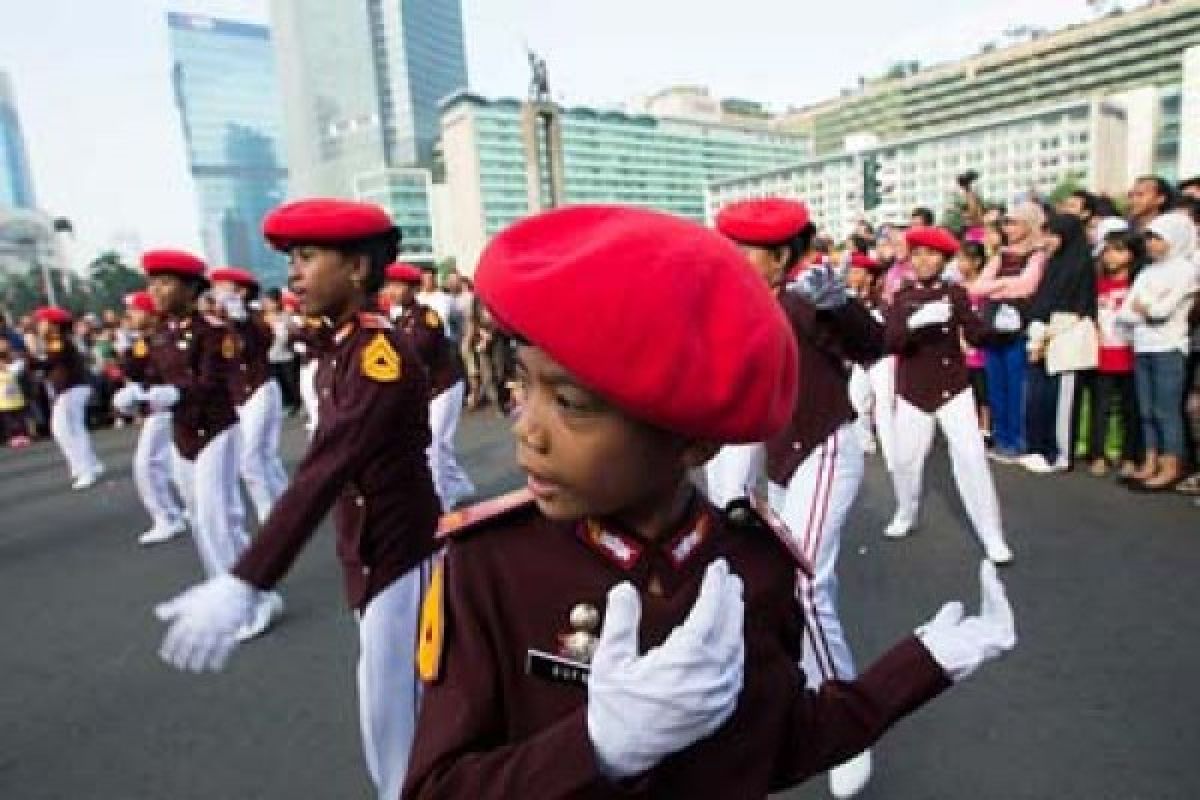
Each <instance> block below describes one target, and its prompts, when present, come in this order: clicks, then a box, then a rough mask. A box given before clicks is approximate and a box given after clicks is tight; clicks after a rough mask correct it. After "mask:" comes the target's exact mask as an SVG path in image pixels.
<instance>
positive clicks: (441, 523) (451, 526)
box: [437, 489, 534, 539]
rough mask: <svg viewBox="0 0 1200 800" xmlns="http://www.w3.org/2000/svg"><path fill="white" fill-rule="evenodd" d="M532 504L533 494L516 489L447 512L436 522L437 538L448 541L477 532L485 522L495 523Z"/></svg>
mask: <svg viewBox="0 0 1200 800" xmlns="http://www.w3.org/2000/svg"><path fill="white" fill-rule="evenodd" d="M533 503H534V500H533V492H531V491H529V490H528V489H517V490H515V491H512V492H509V493H508V494H502V495H500V496H499V497H493V498H491V499H490V500H484V501H483V502H481V503H476V504H475V505H473V506H467V507H466V508H460V509H458V510H457V511H450V512H447V513H445V514H443V515H442V518H441V519H440V520H438V527H437V538H439V539H448V538H451V537H457V536H462V535H463V534H466V533H469V532H470V531H473V530H478V529H479V528H480V527H482V526H483V524H484V523H486V522H495V521H496V520H498V519H501V518H503V517H506V516H508V515H510V514H513V513H515V512H517V511H521V510H523V509H526V508H530V507H532V506H533Z"/></svg>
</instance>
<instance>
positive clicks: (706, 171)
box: [442, 92, 809, 271]
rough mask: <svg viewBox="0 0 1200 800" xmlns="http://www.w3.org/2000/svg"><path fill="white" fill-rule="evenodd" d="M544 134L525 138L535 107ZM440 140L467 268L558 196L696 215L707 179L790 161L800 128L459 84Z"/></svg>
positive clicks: (804, 146)
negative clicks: (784, 129)
mask: <svg viewBox="0 0 1200 800" xmlns="http://www.w3.org/2000/svg"><path fill="white" fill-rule="evenodd" d="M538 113H540V114H543V115H550V118H552V120H553V121H552V124H551V127H550V128H549V129H548V130H549V131H550V134H549V136H548V137H544V138H545V139H546V141H548V142H549V144H548V145H547V146H545V147H536V148H535V147H532V146H531V144H532V142H531V138H533V137H534V136H535V130H536V128H535V127H534V122H535V121H536V120H534V119H533V117H534V116H536V114H538ZM442 149H443V157H444V159H445V169H446V183H447V188H448V193H449V204H448V205H449V213H450V216H451V217H452V219H451V220H450V221H449V222H448V224H450V225H452V228H453V231H454V241H455V246H456V252H455V253H454V254H453V255H454V256H455V258H456V259H457V261H458V263H459V264H461V265H463V266H464V268H465V269H466V270H467V271H470V270H471V269H473V266H474V263H475V261H476V260H477V258H478V255H479V252H480V251H481V250H482V248H483V246H484V244H486V242H487V240H488V239H490V238H491V237H492V236H493V235H495V234H496V233H497V232H498V231H499V230H501V229H502V228H504V227H505V226H507V225H509V224H510V223H512V222H514V221H515V220H517V219H520V218H521V217H523V216H525V215H527V214H529V213H531V212H534V211H536V210H538V209H541V208H545V207H547V206H548V205H549V204H550V202H549V199H550V197H551V196H553V198H554V200H555V201H557V202H562V203H624V204H630V205H638V206H645V207H649V208H656V209H659V210H662V211H668V212H671V213H674V214H678V215H680V216H684V217H689V218H691V219H695V220H703V219H704V215H705V205H704V190H705V186H706V185H707V184H709V183H711V182H713V181H717V180H721V179H724V178H729V177H732V176H735V175H741V174H745V173H751V172H756V171H761V170H763V169H767V168H772V167H779V166H782V165H784V164H788V163H793V162H796V161H798V160H800V159H802V158H804V157H806V156H807V155H808V154H809V146H808V141H807V139H805V138H804V137H801V136H795V135H792V134H781V133H777V132H772V131H768V130H765V129H759V128H752V127H739V126H735V125H729V124H723V123H719V122H699V121H695V120H690V119H682V118H666V117H655V116H651V115H648V114H630V113H626V112H623V111H610V110H601V109H594V108H583V107H575V108H560V107H557V106H552V107H543V106H538V107H537V108H535V107H533V106H530V105H529V104H527V103H523V102H521V101H518V100H514V99H495V100H494V99H488V98H485V97H481V96H479V95H476V94H471V93H468V92H462V93H459V94H456V95H455V96H453V97H452V98H450V99H448V100H447V101H446V102H445V103H444V104H443V115H442Z"/></svg>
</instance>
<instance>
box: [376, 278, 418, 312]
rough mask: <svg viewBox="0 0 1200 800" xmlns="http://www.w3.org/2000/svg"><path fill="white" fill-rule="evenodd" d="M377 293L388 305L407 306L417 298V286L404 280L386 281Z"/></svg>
mask: <svg viewBox="0 0 1200 800" xmlns="http://www.w3.org/2000/svg"><path fill="white" fill-rule="evenodd" d="M379 293H380V294H381V295H382V296H383V298H384V300H386V301H387V304H388V305H389V306H402V307H407V306H410V305H412V303H413V301H414V300H416V299H417V287H416V286H415V285H414V284H411V283H406V282H405V281H388V282H387V283H385V284H384V285H383V288H382V289H380V290H379Z"/></svg>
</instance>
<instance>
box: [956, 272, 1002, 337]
mask: <svg viewBox="0 0 1200 800" xmlns="http://www.w3.org/2000/svg"><path fill="white" fill-rule="evenodd" d="M950 302H951V304H952V305H953V306H954V321H955V322H957V323H958V325H959V327H960V328H961V330H962V335H963V338H964V339H966V340H967V343H968V344H971V345H974V346H975V347H983V346H985V345H988V344H991V342H992V341H993V340H995V338H996V331H994V330H992V328H991V327H990V326H989V325H988V324H987V323H986V322H984V321H983V318H982V317H980V316H979V314H977V313H975V310H974V309H972V308H971V299H970V298H969V297H968V296H967V291H966V290H965V289H963V288H962V287H961V286H955V287H953V288H952V289H951V290H950Z"/></svg>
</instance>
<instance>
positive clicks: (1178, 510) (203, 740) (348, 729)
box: [0, 415, 1200, 800]
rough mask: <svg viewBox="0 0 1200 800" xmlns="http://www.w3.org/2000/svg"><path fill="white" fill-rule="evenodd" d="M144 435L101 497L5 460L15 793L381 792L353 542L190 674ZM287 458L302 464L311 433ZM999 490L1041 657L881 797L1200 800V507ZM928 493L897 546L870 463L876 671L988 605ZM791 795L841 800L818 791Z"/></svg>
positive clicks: (972, 690) (1021, 597) (489, 434)
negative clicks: (281, 607)
mask: <svg viewBox="0 0 1200 800" xmlns="http://www.w3.org/2000/svg"><path fill="white" fill-rule="evenodd" d="M134 435H135V432H134V431H132V430H129V429H126V430H121V431H104V432H101V433H99V434H98V435H97V437H96V443H97V447H98V450H99V452H100V454H101V457H102V459H103V460H104V461H105V462H106V463H107V464H108V466H109V472H108V473H107V474H106V475H105V477H104V479H103V481H102V483H101V484H100V485H98V486H97V487H96V488H94V489H92V490H90V491H87V492H83V493H76V492H70V491H67V490H66V484H67V480H66V474H65V468H64V466H63V463H62V460H61V458H60V457H59V455H58V453H57V451H56V450H55V449H54V447H53V445H51V444H49V443H41V444H38V445H37V446H35V447H34V448H32V449H29V450H25V451H8V450H4V451H3V452H0V636H2V640H0V642H2V643H0V798H3V800H35V799H36V800H41V799H42V798H54V799H55V800H62V799H63V798H76V797H88V798H101V799H102V800H135V799H137V800H141V799H142V798H153V799H154V800H158V799H159V798H170V799H171V800H189V799H190V798H195V799H196V800H224V799H225V798H238V799H239V800H243V799H249V798H365V797H368V796H369V795H370V786H369V783H368V781H367V779H366V772H365V768H364V766H363V764H362V762H361V755H360V751H359V742H358V726H357V715H356V710H355V709H356V706H355V695H354V672H353V666H354V659H355V650H356V634H355V626H354V622H353V619H352V618H351V617H350V615H349V614H348V613H347V612H346V610H345V609H344V606H343V605H342V600H341V593H340V585H339V579H338V571H337V567H336V564H335V561H334V555H333V545H332V537H331V535H330V531H329V530H328V526H326V527H325V528H323V529H322V531H321V533H319V534H318V535H317V537H316V538H315V539H314V540H313V542H312V544H311V545H310V546H309V548H308V550H307V551H306V552H305V553H304V554H303V555H302V557H301V558H300V561H299V562H298V563H297V565H296V568H295V569H294V570H293V572H292V574H291V575H290V576H289V577H288V579H287V580H286V582H285V584H284V592H285V595H286V599H287V603H288V606H287V615H286V616H285V618H284V619H283V621H282V622H281V624H280V625H279V626H278V628H277V629H275V630H274V631H273V632H272V633H271V634H270V635H269V636H267V637H265V638H263V639H261V640H258V641H256V642H253V643H251V644H249V645H248V646H245V647H243V648H241V650H240V651H239V652H238V653H237V654H236V656H235V657H234V659H233V661H232V663H231V665H230V667H229V668H228V669H227V671H226V672H224V673H222V674H219V675H216V676H205V677H197V676H193V675H185V674H179V673H175V672H174V671H172V670H170V669H168V668H167V667H165V666H164V665H162V664H161V663H160V662H159V661H158V658H157V656H156V649H157V646H158V642H159V639H160V637H161V635H162V632H163V631H162V626H161V624H159V623H158V622H157V621H155V620H154V619H153V617H152V616H151V613H150V609H151V608H152V607H153V605H154V604H155V603H156V602H159V601H161V600H163V599H165V598H168V597H171V596H172V595H174V594H175V593H176V592H178V591H179V590H180V589H182V588H184V587H185V586H187V585H190V584H191V583H193V582H194V581H196V580H198V579H199V578H200V577H201V575H200V568H199V563H198V560H197V557H196V554H195V551H194V549H193V547H192V545H191V543H190V541H189V540H188V539H187V538H180V539H177V540H175V541H173V542H171V543H168V544H166V545H162V546H159V547H157V548H153V549H140V548H138V546H137V545H136V544H135V542H134V538H135V537H136V535H137V533H139V532H140V531H141V530H142V529H143V527H144V526H145V524H146V520H145V517H144V514H143V512H142V511H141V509H140V506H139V505H138V503H137V500H136V497H135V494H134V489H133V485H132V481H131V480H130V476H129V459H130V453H131V449H132V446H133V441H134ZM460 439H461V442H462V448H461V449H462V452H463V456H464V458H463V460H464V463H465V464H466V466H467V467H468V469H469V471H470V472H471V474H472V476H473V477H474V478H475V480H476V483H477V484H478V485H479V487H480V489H481V491H482V492H484V493H496V492H499V491H502V490H504V489H508V488H512V487H513V486H516V485H518V484H519V483H520V482H521V479H520V478H519V476H517V475H516V474H515V472H514V470H513V467H512V465H511V457H510V445H509V443H508V437H507V435H506V432H505V429H504V427H503V425H502V424H500V422H499V421H498V420H497V419H496V418H495V417H494V416H490V415H471V416H468V417H466V418H465V420H464V424H463V428H462V430H461V433H460ZM285 443H286V451H287V454H288V455H289V456H290V457H292V459H294V457H296V456H297V455H298V454H299V452H300V450H301V448H302V447H303V437H302V435H301V433H300V430H299V426H298V425H296V424H295V423H289V425H288V430H287V434H286V436H285ZM996 474H997V483H998V487H999V491H1000V495H1001V499H1002V504H1003V507H1004V512H1005V525H1006V528H1007V529H1008V532H1009V536H1010V539H1011V541H1012V544H1013V547H1014V550H1015V551H1016V554H1017V562H1016V564H1015V565H1014V566H1012V567H1011V568H1009V569H1007V570H1005V571H1004V572H1003V576H1004V578H1005V580H1006V582H1007V584H1008V586H1009V590H1010V593H1011V596H1012V598H1013V602H1014V605H1015V606H1016V610H1017V624H1018V630H1019V635H1020V644H1019V646H1018V649H1017V651H1016V652H1015V653H1014V654H1012V655H1011V656H1010V657H1009V658H1007V659H1006V660H1004V661H1002V662H1000V663H998V664H995V665H991V666H989V667H988V668H987V669H985V670H984V671H982V672H981V673H979V674H978V675H976V676H975V677H973V678H972V679H970V680H969V681H968V682H966V683H964V684H963V685H962V686H960V687H957V688H955V689H953V690H951V691H950V692H949V693H947V694H945V695H943V696H942V697H941V698H939V699H938V700H937V701H935V702H934V703H933V704H932V705H930V706H928V707H927V708H925V709H923V710H921V711H920V712H918V713H917V714H916V715H915V716H913V717H912V718H910V719H908V720H905V721H903V722H901V723H900V724H899V725H898V726H897V727H896V729H895V730H894V731H892V732H891V733H890V734H889V735H888V736H886V737H885V738H884V740H883V741H882V742H881V743H880V745H879V746H878V747H877V749H876V751H875V752H876V772H875V777H874V780H873V782H872V784H871V786H870V787H869V788H868V790H867V791H866V792H864V793H863V794H862V795H860V797H862V798H863V800H883V799H885V798H886V799H889V800H891V799H898V798H903V799H904V800H924V799H925V798H930V799H936V800H942V799H943V798H968V799H969V800H993V799H994V800H1017V799H1018V798H1036V799H1038V800H1041V799H1042V798H1054V800H1073V799H1074V798H1079V799H1080V800H1083V799H1084V798H1086V799H1087V800H1194V798H1200V688H1198V687H1200V510H1197V509H1194V508H1193V507H1192V506H1191V505H1190V504H1188V503H1187V502H1186V501H1184V500H1183V499H1181V498H1178V497H1143V496H1133V495H1130V494H1128V493H1127V492H1125V491H1124V490H1121V489H1119V488H1117V487H1115V486H1114V485H1113V484H1112V483H1111V482H1110V481H1104V480H1098V479H1095V478H1091V477H1088V476H1085V475H1079V474H1075V475H1069V476H1055V477H1043V478H1035V477H1033V476H1029V475H1026V474H1024V473H1023V472H1020V471H1019V470H1018V469H1017V468H1015V467H999V468H997V473H996ZM927 484H928V490H927V493H926V499H925V502H924V509H923V523H924V524H923V527H922V529H921V530H920V532H919V533H917V534H914V535H913V536H912V537H911V538H910V539H907V540H904V541H901V542H889V541H884V540H883V538H882V537H881V535H880V531H881V530H882V528H883V525H884V524H885V523H886V522H887V519H888V518H889V517H890V512H891V506H890V503H891V501H890V499H889V498H890V491H889V489H888V487H887V484H886V481H885V476H884V474H883V472H882V471H881V470H880V468H879V465H878V462H877V461H876V462H872V464H871V465H870V467H869V469H868V475H867V480H866V483H865V485H864V488H863V492H862V494H861V495H860V499H859V503H858V505H857V507H856V509H855V511H854V512H853V514H852V515H851V519H850V522H849V524H848V526H847V530H846V532H845V535H844V540H843V553H842V559H841V578H842V584H841V586H842V589H841V591H842V606H843V622H844V623H845V626H846V628H847V631H848V634H849V637H850V640H851V643H852V645H853V646H854V649H855V653H856V655H857V656H858V658H859V661H860V663H864V664H865V663H866V662H868V661H869V660H870V659H871V658H872V657H874V656H876V655H878V654H880V653H881V652H883V651H884V650H885V649H886V648H887V646H888V645H889V643H891V642H892V641H894V640H895V639H897V638H899V637H900V636H903V635H905V634H906V633H907V632H909V631H910V630H911V629H912V628H913V627H914V626H915V625H917V624H919V623H921V622H922V621H924V620H925V619H926V618H928V617H929V616H930V615H931V614H933V612H934V611H936V610H937V608H938V607H939V606H940V605H941V603H942V602H944V601H945V600H948V599H954V598H959V599H963V600H966V601H968V604H969V605H971V606H973V605H974V604H975V603H976V602H977V591H978V590H977V587H976V574H977V566H978V561H977V559H978V558H979V554H978V551H977V548H976V546H975V545H974V542H973V540H972V538H971V537H970V536H969V535H968V534H967V527H966V522H965V517H964V516H963V514H962V511H961V507H960V505H959V502H958V498H957V494H956V492H955V490H954V486H953V483H952V481H951V480H950V478H949V471H948V467H947V464H946V460H945V456H944V454H943V453H942V452H937V453H935V456H934V458H933V459H932V461H931V464H930V466H929V476H928V480H927ZM786 796H787V797H789V798H806V799H807V798H821V797H826V796H828V795H827V791H826V788H825V783H824V781H823V780H822V779H818V780H814V781H813V782H811V783H810V784H809V785H808V786H806V787H804V788H802V789H800V790H797V791H795V792H793V793H790V794H788V795H786Z"/></svg>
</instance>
